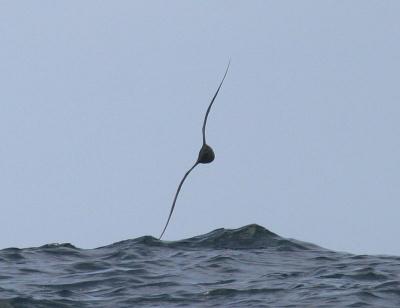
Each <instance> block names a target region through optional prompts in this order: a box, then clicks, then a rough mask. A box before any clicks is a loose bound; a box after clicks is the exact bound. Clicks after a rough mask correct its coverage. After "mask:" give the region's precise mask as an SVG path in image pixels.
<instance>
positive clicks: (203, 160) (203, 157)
mask: <svg viewBox="0 0 400 308" xmlns="http://www.w3.org/2000/svg"><path fill="white" fill-rule="evenodd" d="M229 65H230V61H229V63H228V66H227V67H226V70H225V74H224V77H223V78H222V80H221V83H220V84H219V86H218V89H217V91H216V92H215V94H214V96H213V98H212V100H211V102H210V105H209V106H208V108H207V111H206V116H205V117H204V122H203V129H202V132H203V145H202V147H201V149H200V152H199V156H198V158H197V161H196V162H195V164H194V165H193V166H192V167H191V168H190V169H189V170H188V171H186V173H185V175H184V176H183V178H182V180H181V182H180V183H179V186H178V189H177V191H176V193H175V197H174V201H173V202H172V207H171V211H170V212H169V216H168V219H167V223H166V224H165V227H164V229H163V231H162V232H161V235H160V237H159V239H160V240H161V238H162V236H163V235H164V232H165V230H166V229H167V226H168V223H169V220H170V219H171V216H172V212H173V211H174V208H175V203H176V199H177V198H178V195H179V192H180V191H181V188H182V185H183V182H185V180H186V178H187V176H188V175H189V173H190V172H192V170H193V169H194V168H195V167H196V166H197V165H198V164H209V163H211V162H212V161H213V160H214V158H215V154H214V151H213V149H212V148H211V147H210V146H209V145H208V144H207V143H206V124H207V118H208V114H209V113H210V110H211V106H212V105H213V103H214V101H215V98H216V97H217V95H218V92H219V89H221V86H222V83H223V82H224V80H225V77H226V74H227V73H228V69H229Z"/></svg>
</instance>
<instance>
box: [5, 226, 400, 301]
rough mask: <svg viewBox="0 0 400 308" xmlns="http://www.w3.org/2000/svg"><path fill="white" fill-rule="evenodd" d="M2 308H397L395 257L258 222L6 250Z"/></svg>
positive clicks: (399, 261) (399, 262)
mask: <svg viewBox="0 0 400 308" xmlns="http://www.w3.org/2000/svg"><path fill="white" fill-rule="evenodd" d="M0 307H1V308H4V307H7V308H8V307H24V308H25V307H27V308H30V307H400V257H397V256H383V255H382V256H379V255H354V254H350V253H343V252H336V251H331V250H328V249H324V248H321V247H319V246H316V245H313V244H310V243H305V242H301V241H298V240H294V239H287V238H283V237H281V236H279V235H277V234H275V233H273V232H270V231H268V230H267V229H265V228H263V227H262V226H259V225H248V226H245V227H242V228H239V229H217V230H214V231H212V232H210V233H207V234H204V235H199V236H196V237H193V238H189V239H185V240H180V241H159V240H158V239H156V238H154V237H151V236H143V237H139V238H136V239H130V240H125V241H121V242H117V243H114V244H111V245H108V246H104V247H99V248H96V249H80V248H77V247H75V246H73V245H71V244H48V245H44V246H41V247H36V248H23V249H19V248H7V249H2V250H0Z"/></svg>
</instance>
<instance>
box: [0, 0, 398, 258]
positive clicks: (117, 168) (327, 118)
mask: <svg viewBox="0 0 400 308" xmlns="http://www.w3.org/2000/svg"><path fill="white" fill-rule="evenodd" d="M229 58H231V59H232V64H231V69H230V71H229V74H228V76H227V78H226V80H225V84H224V85H223V88H222V89H221V92H220V95H219V96H218V98H217V100H216V102H215V104H214V106H213V109H212V112H211V114H210V117H209V122H208V128H207V133H208V143H209V144H210V145H211V146H212V147H213V148H214V150H215V152H216V159H215V161H214V162H213V163H212V164H210V165H201V166H199V167H198V168H197V169H195V170H194V172H193V173H192V174H191V175H190V177H189V178H188V180H187V182H186V183H185V185H184V187H183V189H182V193H181V195H180V197H179V199H178V202H177V205H176V209H175V212H174V215H173V216H172V219H171V222H170V225H169V227H168V229H167V231H166V233H165V239H167V240H175V239H182V238H185V237H190V236H194V235H199V234H202V233H206V232H208V231H211V230H213V229H215V228H221V227H225V228H237V227H241V226H243V225H246V224H250V223H257V224H260V225H262V226H264V227H266V228H268V229H269V230H271V231H273V232H275V233H278V234H280V235H282V236H285V237H292V238H297V239H299V240H303V241H309V242H313V243H316V244H318V245H322V246H324V247H327V248H330V249H335V250H344V251H349V252H354V253H382V254H383V253H384V254H400V246H399V245H398V235H399V234H400V224H399V214H400V208H399V203H400V202H399V201H400V189H399V183H400V164H399V162H400V160H399V157H400V139H399V133H400V123H399V117H400V103H399V101H400V86H399V77H400V76H399V74H400V2H399V1H1V2H0V85H1V87H0V88H1V91H0V140H1V143H0V190H1V193H0V210H1V216H0V234H1V236H0V248H5V247H10V246H16V247H26V246H37V245H42V244H46V243H51V242H71V243H73V244H74V245H77V246H79V247H83V248H90V247H96V246H100V245H106V244H110V243H112V242H115V241H119V240H123V239H127V238H135V237H138V236H142V235H153V236H156V237H158V236H159V234H160V232H161V230H162V228H163V226H164V223H165V221H166V219H167V215H168V213H169V210H170V206H171V202H172V199H173V195H174V193H175V190H176V188H177V185H178V183H179V181H180V179H181V178H182V176H183V174H184V173H185V172H186V170H187V169H188V168H189V167H190V166H191V165H192V164H193V162H194V161H195V160H196V158H197V154H198V150H199V149H200V146H201V142H202V141H201V125H202V121H203V117H204V113H205V111H206V108H207V106H208V104H209V101H210V98H211V97H212V95H213V94H214V92H215V90H216V88H217V86H218V83H219V82H220V80H221V78H222V76H223V73H224V70H225V67H226V64H227V62H228V59H229Z"/></svg>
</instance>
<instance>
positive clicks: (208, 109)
mask: <svg viewBox="0 0 400 308" xmlns="http://www.w3.org/2000/svg"><path fill="white" fill-rule="evenodd" d="M230 64H231V61H230V60H229V62H228V66H227V67H226V71H225V75H224V77H223V78H222V80H221V83H220V84H219V87H218V89H217V92H215V94H214V96H213V98H212V100H211V103H210V105H209V106H208V108H207V112H206V116H205V117H204V123H203V130H202V131H203V144H205V143H206V123H207V118H208V114H209V113H210V110H211V106H212V105H213V103H214V101H215V98H216V97H217V95H218V92H219V89H221V86H222V83H223V82H224V80H225V77H226V74H227V73H228V69H229V66H230Z"/></svg>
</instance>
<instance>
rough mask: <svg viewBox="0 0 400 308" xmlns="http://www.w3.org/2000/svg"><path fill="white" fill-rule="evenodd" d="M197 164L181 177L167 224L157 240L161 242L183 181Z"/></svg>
mask: <svg viewBox="0 0 400 308" xmlns="http://www.w3.org/2000/svg"><path fill="white" fill-rule="evenodd" d="M198 164H199V163H198V162H196V163H195V164H194V165H193V166H192V168H190V169H189V170H188V171H187V172H186V173H185V175H184V176H183V178H182V180H181V182H180V183H179V186H178V189H177V191H176V194H175V197H174V201H173V202H172V207H171V211H170V212H169V216H168V220H167V223H166V224H165V227H164V230H163V231H162V233H161V235H160V237H159V238H158V239H159V240H161V238H162V236H163V235H164V232H165V230H166V229H167V226H168V223H169V220H170V219H171V216H172V212H173V211H174V208H175V204H176V199H177V198H178V195H179V192H180V191H181V188H182V185H183V182H185V180H186V178H187V176H188V175H189V173H190V172H192V170H193V169H194V168H195V167H196V166H197V165H198Z"/></svg>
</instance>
